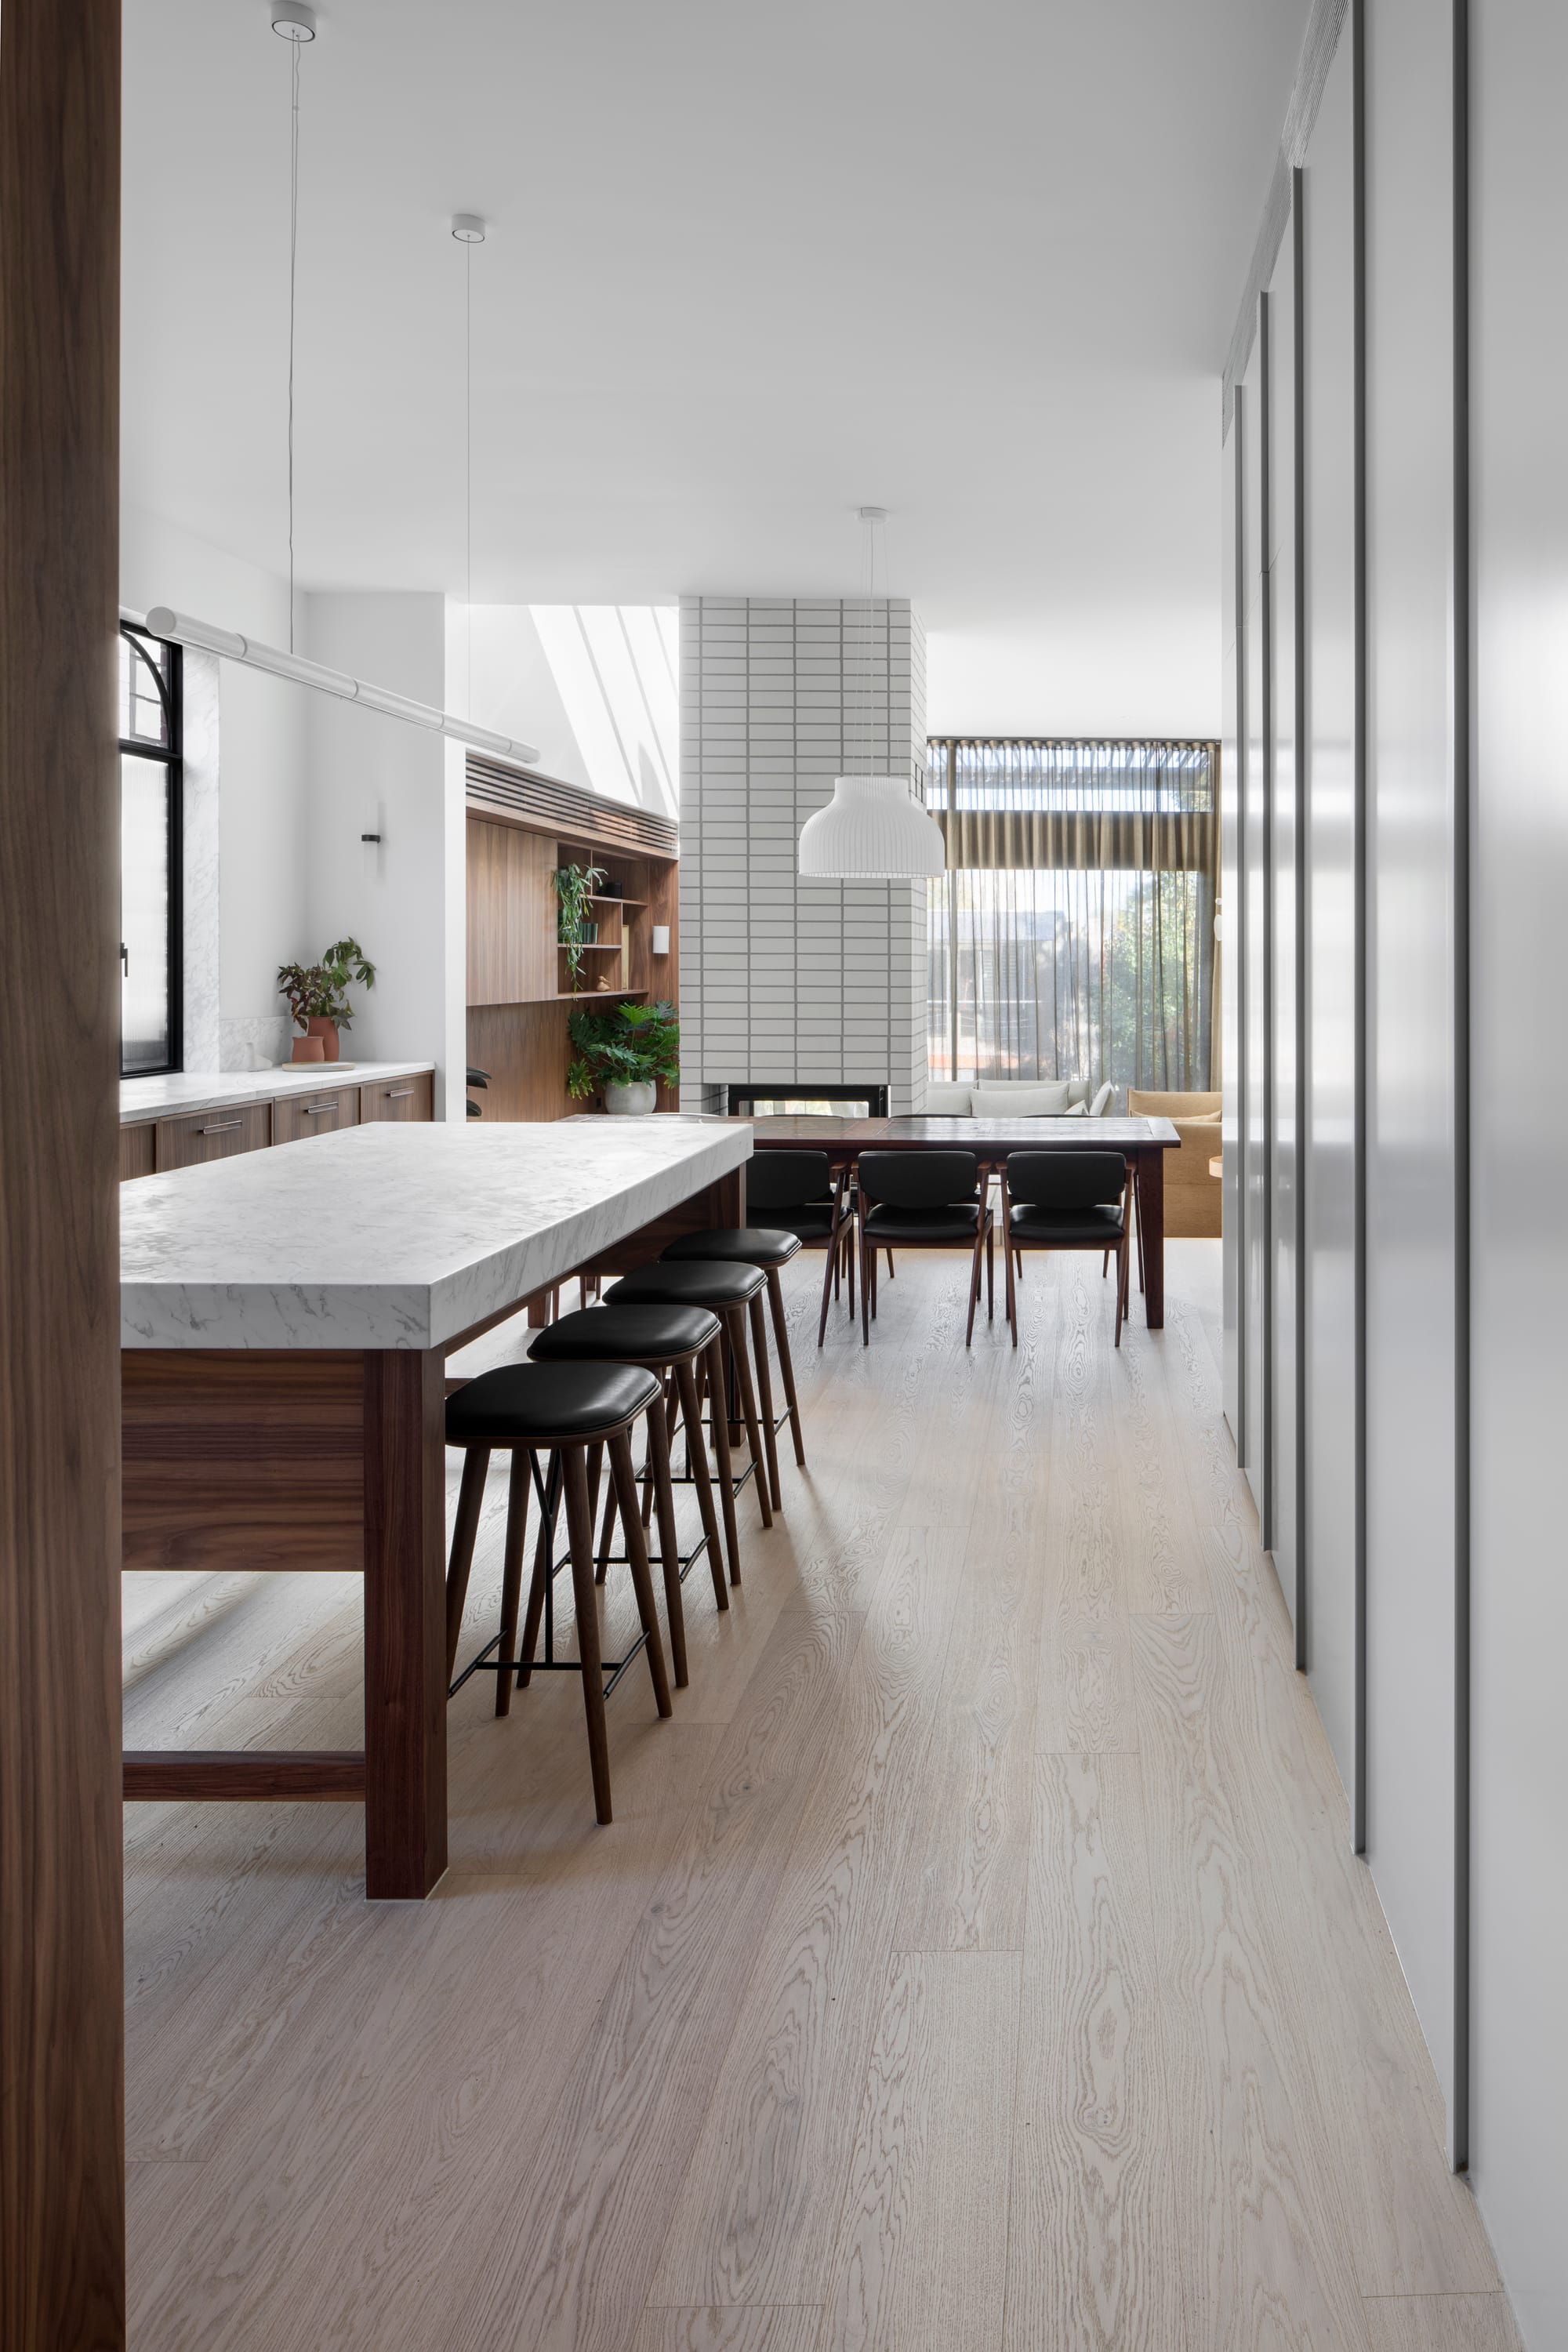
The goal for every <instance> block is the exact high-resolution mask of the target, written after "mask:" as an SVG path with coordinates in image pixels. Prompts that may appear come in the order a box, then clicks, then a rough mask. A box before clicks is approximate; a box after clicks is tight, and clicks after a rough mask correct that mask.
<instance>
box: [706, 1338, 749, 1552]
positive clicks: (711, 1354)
mask: <svg viewBox="0 0 1568 2352" xmlns="http://www.w3.org/2000/svg"><path fill="white" fill-rule="evenodd" d="M707 1364H708V1391H709V1394H710V1397H711V1399H712V1402H713V1453H714V1456H715V1458H716V1460H717V1462H718V1465H719V1507H720V1509H721V1511H722V1512H723V1514H724V1549H725V1551H726V1553H727V1554H728V1556H729V1560H730V1581H731V1584H739V1582H740V1581H741V1535H740V1529H739V1528H737V1526H736V1524H735V1462H734V1455H733V1454H732V1453H731V1448H730V1420H729V1413H728V1410H727V1407H726V1402H725V1397H724V1353H723V1349H721V1346H720V1344H719V1342H718V1340H717V1339H713V1340H710V1342H709V1347H708V1355H707Z"/></svg>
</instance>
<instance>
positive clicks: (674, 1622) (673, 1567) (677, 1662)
mask: <svg viewBox="0 0 1568 2352" xmlns="http://www.w3.org/2000/svg"><path fill="white" fill-rule="evenodd" d="M647 1443H648V1452H649V1454H650V1455H651V1456H652V1460H653V1500H654V1510H655V1513H656V1515H657V1517H658V1565H659V1570H660V1573H661V1574H662V1576H663V1578H664V1616H665V1622H666V1624H667V1625H668V1627H669V1663H670V1664H671V1665H672V1666H673V1667H674V1669H675V1686H676V1688H677V1690H684V1689H685V1688H686V1685H687V1684H688V1682H689V1680H690V1676H689V1675H688V1673H687V1671H686V1612H685V1610H684V1609H683V1608H682V1606H681V1601H680V1546H679V1541H678V1539H677V1537H676V1531H675V1488H674V1487H673V1486H672V1485H671V1484H670V1476H669V1421H668V1414H667V1412H666V1410H665V1401H664V1399H663V1398H662V1397H659V1398H657V1399H656V1400H655V1402H653V1403H652V1404H651V1405H649V1407H648V1411H647Z"/></svg>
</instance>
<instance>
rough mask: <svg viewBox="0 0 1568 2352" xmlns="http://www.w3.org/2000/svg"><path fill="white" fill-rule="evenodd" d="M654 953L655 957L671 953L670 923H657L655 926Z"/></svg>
mask: <svg viewBox="0 0 1568 2352" xmlns="http://www.w3.org/2000/svg"><path fill="white" fill-rule="evenodd" d="M653 951H654V953H655V955H668V953H669V925H668V923H656V924H655V925H654V927H653Z"/></svg>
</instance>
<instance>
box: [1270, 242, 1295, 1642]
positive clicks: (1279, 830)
mask: <svg viewBox="0 0 1568 2352" xmlns="http://www.w3.org/2000/svg"><path fill="white" fill-rule="evenodd" d="M1268 322H1269V324H1268V354H1269V357H1268V471H1269V484H1268V518H1269V530H1268V546H1267V549H1266V556H1267V575H1268V614H1269V633H1268V668H1269V693H1268V702H1269V711H1270V742H1269V771H1268V843H1267V860H1266V864H1267V871H1266V874H1265V888H1266V891H1267V894H1268V910H1269V976H1268V977H1269V1006H1268V1082H1267V1099H1266V1102H1265V1106H1264V1118H1265V1124H1266V1127H1267V1129H1268V1143H1269V1202H1270V1209H1269V1253H1268V1279H1269V1286H1270V1306H1269V1327H1270V1329H1269V1447H1268V1458H1269V1464H1270V1479H1269V1523H1268V1531H1267V1535H1268V1546H1269V1549H1270V1550H1271V1551H1272V1552H1273V1555H1274V1565H1275V1568H1276V1570H1278V1572H1279V1582H1280V1587H1281V1589H1282V1591H1283V1592H1284V1595H1285V1601H1286V1605H1287V1607H1288V1608H1289V1611H1290V1614H1291V1617H1292V1619H1293V1620H1294V1619H1295V1617H1296V1613H1297V1565H1298V1561H1297V1502H1298V1495H1299V1472H1300V1464H1299V1461H1298V1455H1297V1411H1296V1406H1297V1370H1298V1367H1297V1347H1298V1324H1297V1268H1298V1257H1299V1214H1300V1176H1299V1167H1298V1140H1297V1121H1296V1075H1297V1052H1296V1022H1297V1010H1298V996H1297V982H1296V951H1297V919H1296V880H1297V845H1298V803H1297V793H1298V783H1299V773H1298V761H1297V740H1296V734H1297V709H1296V705H1297V676H1296V625H1297V606H1296V546H1297V538H1296V429H1297V418H1296V266H1295V238H1294V235H1293V232H1292V230H1291V229H1287V231H1286V236H1285V242H1284V244H1283V246H1282V247H1281V249H1280V254H1279V261H1278V262H1277V263H1276V265H1275V269H1274V275H1273V278H1271V279H1270V281H1269V288H1268Z"/></svg>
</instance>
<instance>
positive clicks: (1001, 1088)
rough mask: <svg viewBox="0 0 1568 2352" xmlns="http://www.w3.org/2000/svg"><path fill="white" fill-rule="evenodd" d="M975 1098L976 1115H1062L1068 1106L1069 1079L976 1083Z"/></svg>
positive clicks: (1023, 1116)
mask: <svg viewBox="0 0 1568 2352" xmlns="http://www.w3.org/2000/svg"><path fill="white" fill-rule="evenodd" d="M973 1105H974V1116H975V1118H1061V1117H1062V1115H1063V1113H1064V1112H1065V1111H1066V1109H1067V1108H1068V1081H1067V1079H1066V1078H1038V1079H1029V1080H1022V1079H1018V1078H1011V1079H1005V1080H1004V1081H1002V1082H1001V1083H1000V1084H998V1085H994V1086H992V1085H987V1086H978V1087H975V1089H974V1092H973Z"/></svg>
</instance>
